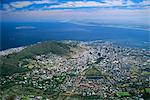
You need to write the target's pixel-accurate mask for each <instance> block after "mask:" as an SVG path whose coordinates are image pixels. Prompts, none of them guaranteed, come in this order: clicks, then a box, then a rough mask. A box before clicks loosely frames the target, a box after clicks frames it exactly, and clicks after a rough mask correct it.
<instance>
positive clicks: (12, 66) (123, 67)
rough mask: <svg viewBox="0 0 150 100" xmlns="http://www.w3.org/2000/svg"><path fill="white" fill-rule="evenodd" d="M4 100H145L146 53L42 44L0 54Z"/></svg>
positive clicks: (95, 44) (93, 44)
mask: <svg viewBox="0 0 150 100" xmlns="http://www.w3.org/2000/svg"><path fill="white" fill-rule="evenodd" d="M0 56H1V61H0V66H1V76H0V82H1V85H0V88H1V91H0V93H1V94H2V95H1V99H2V100H149V99H150V51H149V50H146V49H140V48H129V47H121V46H119V45H117V44H115V43H111V42H105V41H100V40H99V41H90V42H83V41H82V42H81V41H46V42H41V43H37V44H34V45H30V46H25V47H20V48H18V49H17V48H15V49H10V50H6V51H1V52H0Z"/></svg>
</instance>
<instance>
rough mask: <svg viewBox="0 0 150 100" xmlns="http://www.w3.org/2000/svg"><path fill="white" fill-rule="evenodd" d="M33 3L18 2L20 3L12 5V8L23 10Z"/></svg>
mask: <svg viewBox="0 0 150 100" xmlns="http://www.w3.org/2000/svg"><path fill="white" fill-rule="evenodd" d="M32 4H33V3H32V2H30V1H18V2H12V3H10V6H12V7H14V8H23V7H26V6H30V5H32Z"/></svg>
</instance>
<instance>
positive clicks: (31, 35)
mask: <svg viewBox="0 0 150 100" xmlns="http://www.w3.org/2000/svg"><path fill="white" fill-rule="evenodd" d="M149 37H150V31H146V30H138V29H129V28H117V27H107V26H101V25H94V26H88V25H79V24H73V23H67V22H51V23H37V22H36V23H2V24H1V35H0V38H1V48H0V50H5V49H8V48H14V47H19V46H24V45H29V44H33V43H37V42H40V41H45V40H82V41H90V40H106V41H113V42H117V43H119V44H121V45H123V46H130V47H139V48H149V45H150V42H149Z"/></svg>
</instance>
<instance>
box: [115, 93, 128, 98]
mask: <svg viewBox="0 0 150 100" xmlns="http://www.w3.org/2000/svg"><path fill="white" fill-rule="evenodd" d="M116 95H117V96H118V97H129V96H131V94H129V92H117V93H116Z"/></svg>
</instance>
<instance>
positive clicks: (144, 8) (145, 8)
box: [0, 0, 150, 24]
mask: <svg viewBox="0 0 150 100" xmlns="http://www.w3.org/2000/svg"><path fill="white" fill-rule="evenodd" d="M0 13H1V21H4V22H50V21H83V22H88V21H95V22H103V23H132V24H149V23H150V0H2V1H1V9H0Z"/></svg>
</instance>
